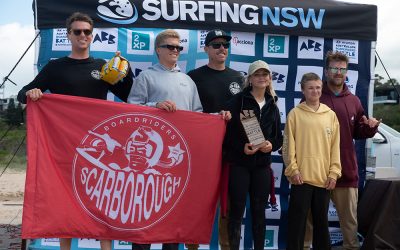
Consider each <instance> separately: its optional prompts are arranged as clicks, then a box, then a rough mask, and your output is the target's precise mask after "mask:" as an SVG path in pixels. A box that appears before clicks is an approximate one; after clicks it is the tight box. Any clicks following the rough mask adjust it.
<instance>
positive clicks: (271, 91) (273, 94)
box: [244, 71, 278, 102]
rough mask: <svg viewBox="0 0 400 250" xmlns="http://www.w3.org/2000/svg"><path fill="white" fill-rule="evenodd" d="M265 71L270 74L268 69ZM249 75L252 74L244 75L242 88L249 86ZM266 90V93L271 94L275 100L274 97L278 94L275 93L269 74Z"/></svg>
mask: <svg viewBox="0 0 400 250" xmlns="http://www.w3.org/2000/svg"><path fill="white" fill-rule="evenodd" d="M267 72H268V74H269V75H270V76H271V72H269V71H267ZM250 76H252V75H248V76H246V78H245V81H244V88H247V87H249V86H251V82H250ZM266 91H267V93H268V94H269V95H271V96H272V99H273V100H274V102H275V97H276V96H278V95H277V94H276V92H275V89H274V86H273V85H272V76H271V82H270V83H269V84H268V87H267V89H266Z"/></svg>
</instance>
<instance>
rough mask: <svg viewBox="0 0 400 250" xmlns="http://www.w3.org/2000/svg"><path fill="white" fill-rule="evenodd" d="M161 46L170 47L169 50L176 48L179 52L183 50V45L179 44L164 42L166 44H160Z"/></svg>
mask: <svg viewBox="0 0 400 250" xmlns="http://www.w3.org/2000/svg"><path fill="white" fill-rule="evenodd" d="M159 47H160V48H165V49H169V50H171V51H174V50H176V51H179V52H180V51H182V50H183V47H182V46H179V45H170V44H164V45H160V46H159Z"/></svg>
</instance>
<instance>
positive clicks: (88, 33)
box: [72, 29, 92, 36]
mask: <svg viewBox="0 0 400 250" xmlns="http://www.w3.org/2000/svg"><path fill="white" fill-rule="evenodd" d="M82 32H83V34H85V36H90V35H91V34H92V31H91V30H86V29H85V30H72V33H74V35H75V36H80V35H81V34H82Z"/></svg>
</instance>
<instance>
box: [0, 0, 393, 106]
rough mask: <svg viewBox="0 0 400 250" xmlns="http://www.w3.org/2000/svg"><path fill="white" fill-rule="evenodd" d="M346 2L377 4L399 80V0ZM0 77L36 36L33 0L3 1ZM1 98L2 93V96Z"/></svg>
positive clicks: (27, 71)
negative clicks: (397, 13)
mask: <svg viewBox="0 0 400 250" xmlns="http://www.w3.org/2000/svg"><path fill="white" fill-rule="evenodd" d="M347 2H354V3H363V4H375V5H378V41H377V51H378V53H379V55H380V57H381V59H382V60H383V63H384V64H385V67H386V69H387V70H388V72H389V74H390V76H391V77H392V78H396V79H397V80H400V60H399V55H400V27H399V23H398V20H397V15H396V14H395V13H394V12H395V11H396V10H398V9H400V1H399V0H385V1H376V0H351V1H350V0H349V1H347ZM0 9H1V10H2V14H1V15H0V55H1V59H0V78H1V82H0V84H1V83H3V78H4V77H5V76H7V75H8V74H9V72H10V71H11V69H12V67H13V66H14V65H15V64H16V63H17V61H18V60H19V58H20V57H21V55H22V54H23V53H24V51H25V50H26V48H27V47H28V46H29V44H30V43H31V41H32V40H33V38H34V37H35V31H34V26H33V12H32V0H0ZM33 63H34V46H33V47H32V48H31V49H30V50H29V51H28V53H27V54H26V55H25V57H24V58H23V59H22V61H21V62H20V64H19V65H18V66H17V68H16V69H15V70H14V72H13V73H12V74H11V75H10V79H11V80H12V81H13V82H15V83H17V84H18V86H14V85H13V84H12V83H11V82H9V81H7V82H6V85H5V91H4V92H5V97H8V96H10V95H15V94H17V93H18V91H19V89H21V88H22V86H24V85H26V84H27V83H29V82H30V81H31V80H32V79H33V77H34V65H33ZM375 72H376V73H378V74H380V75H381V76H383V77H384V78H385V79H388V77H387V75H386V73H385V72H384V71H383V68H382V66H381V65H380V63H378V66H377V68H376V71H375ZM0 98H2V96H1V95H0Z"/></svg>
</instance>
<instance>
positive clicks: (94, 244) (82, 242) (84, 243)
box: [78, 238, 100, 249]
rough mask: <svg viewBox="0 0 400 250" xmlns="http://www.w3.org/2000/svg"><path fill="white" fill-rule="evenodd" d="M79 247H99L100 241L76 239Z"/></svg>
mask: <svg viewBox="0 0 400 250" xmlns="http://www.w3.org/2000/svg"><path fill="white" fill-rule="evenodd" d="M78 247H79V248H85V249H86V248H87V249H100V241H99V240H95V239H83V238H81V239H78Z"/></svg>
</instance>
